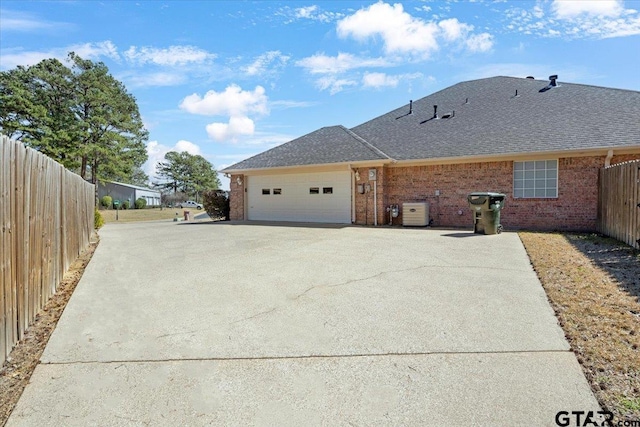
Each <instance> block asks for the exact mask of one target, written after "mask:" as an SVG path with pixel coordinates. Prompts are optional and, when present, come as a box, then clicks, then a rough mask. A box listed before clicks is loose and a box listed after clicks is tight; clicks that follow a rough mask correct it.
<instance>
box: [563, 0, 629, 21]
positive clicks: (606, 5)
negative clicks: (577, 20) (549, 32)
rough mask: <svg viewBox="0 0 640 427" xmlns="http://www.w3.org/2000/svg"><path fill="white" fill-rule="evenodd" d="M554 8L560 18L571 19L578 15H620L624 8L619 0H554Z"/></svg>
mask: <svg viewBox="0 0 640 427" xmlns="http://www.w3.org/2000/svg"><path fill="white" fill-rule="evenodd" d="M552 9H553V11H554V12H555V14H556V16H557V17H558V18H560V19H570V18H573V17H575V16H578V15H582V14H586V15H594V16H608V17H617V16H620V14H621V13H622V11H623V10H624V8H623V6H622V1H619V0H597V1H594V0H569V1H567V0H554V1H553V5H552Z"/></svg>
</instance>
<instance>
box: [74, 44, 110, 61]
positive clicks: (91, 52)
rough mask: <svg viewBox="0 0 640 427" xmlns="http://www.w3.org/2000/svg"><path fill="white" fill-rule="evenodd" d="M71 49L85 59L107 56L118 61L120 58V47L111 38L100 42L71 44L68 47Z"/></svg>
mask: <svg viewBox="0 0 640 427" xmlns="http://www.w3.org/2000/svg"><path fill="white" fill-rule="evenodd" d="M67 49H68V50H69V51H73V52H75V53H77V54H78V55H79V56H80V57H82V58H83V59H97V58H102V57H107V58H111V59H114V60H116V61H118V60H120V55H119V54H118V48H116V45H114V44H113V43H112V42H111V41H110V40H106V41H103V42H98V43H83V44H76V45H71V46H69V47H68V48H67Z"/></svg>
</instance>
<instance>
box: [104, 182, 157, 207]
mask: <svg viewBox="0 0 640 427" xmlns="http://www.w3.org/2000/svg"><path fill="white" fill-rule="evenodd" d="M103 196H111V197H112V198H113V200H120V203H124V201H125V200H128V201H129V206H130V207H132V208H133V207H134V203H135V201H136V200H137V199H144V200H146V201H147V206H160V192H159V191H158V190H152V189H150V188H146V187H139V186H137V185H131V184H123V183H121V182H106V183H104V184H98V198H99V199H102V197H103Z"/></svg>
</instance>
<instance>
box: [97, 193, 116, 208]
mask: <svg viewBox="0 0 640 427" xmlns="http://www.w3.org/2000/svg"><path fill="white" fill-rule="evenodd" d="M111 203H113V198H112V197H111V196H102V199H100V204H101V205H102V206H104V207H105V208H107V209H109V208H110V207H111Z"/></svg>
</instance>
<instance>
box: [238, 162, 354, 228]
mask: <svg viewBox="0 0 640 427" xmlns="http://www.w3.org/2000/svg"><path fill="white" fill-rule="evenodd" d="M247 202H248V216H249V219H250V220H257V221H296V222H326V223H336V224H350V223H351V173H350V172H349V171H340V172H319V173H304V174H285V175H262V176H250V177H248V187H247Z"/></svg>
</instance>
